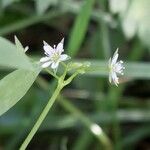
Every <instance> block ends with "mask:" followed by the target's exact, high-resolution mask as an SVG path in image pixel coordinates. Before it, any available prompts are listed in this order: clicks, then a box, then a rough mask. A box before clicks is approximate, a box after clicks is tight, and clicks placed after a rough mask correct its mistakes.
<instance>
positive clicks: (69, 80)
mask: <svg viewBox="0 0 150 150" xmlns="http://www.w3.org/2000/svg"><path fill="white" fill-rule="evenodd" d="M78 74H79V73H78V72H75V73H74V74H73V75H72V76H70V77H69V78H68V79H67V80H66V81H64V84H65V85H67V84H69V83H70V82H71V81H72V80H73V79H74V78H75V77H76V76H77V75H78Z"/></svg>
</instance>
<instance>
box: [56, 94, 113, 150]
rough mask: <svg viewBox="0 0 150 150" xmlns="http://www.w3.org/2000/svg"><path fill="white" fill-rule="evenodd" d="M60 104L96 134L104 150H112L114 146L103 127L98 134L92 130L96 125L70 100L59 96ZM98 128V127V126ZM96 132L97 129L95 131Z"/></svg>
mask: <svg viewBox="0 0 150 150" xmlns="http://www.w3.org/2000/svg"><path fill="white" fill-rule="evenodd" d="M59 99H60V100H59V101H58V102H59V103H60V104H61V105H62V106H63V107H64V108H65V109H66V110H68V111H69V112H71V113H72V114H73V115H74V116H76V117H77V118H78V119H79V120H80V121H81V122H83V123H84V125H85V126H86V127H87V128H88V129H89V130H90V131H91V132H92V133H93V134H94V136H95V137H96V138H97V139H98V140H99V141H100V143H101V144H102V145H103V149H104V150H112V144H111V142H110V140H109V138H108V137H107V135H106V134H105V133H104V132H103V130H102V129H101V127H100V126H99V127H98V128H99V130H100V132H99V133H98V131H97V133H96V131H95V132H94V131H93V130H92V127H93V125H94V126H95V125H96V124H95V123H94V122H92V121H91V120H90V119H89V118H87V117H86V116H85V115H84V114H83V113H82V112H81V111H80V110H79V109H77V108H76V107H75V106H74V105H72V104H71V103H70V102H69V101H68V100H66V99H65V98H64V97H63V96H61V95H59ZM96 126H97V125H96ZM95 130H96V129H95Z"/></svg>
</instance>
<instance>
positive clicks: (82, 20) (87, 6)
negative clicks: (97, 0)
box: [67, 0, 94, 56]
mask: <svg viewBox="0 0 150 150" xmlns="http://www.w3.org/2000/svg"><path fill="white" fill-rule="evenodd" d="M93 4H94V0H85V1H84V4H83V7H82V8H81V11H80V13H79V15H78V16H77V18H76V20H75V23H74V26H73V29H72V32H71V36H70V41H69V44H68V48H67V49H68V53H69V55H70V56H75V55H76V54H77V51H78V50H79V48H80V46H81V44H82V42H83V40H84V37H85V34H86V31H87V28H88V23H89V20H90V15H91V13H92V7H93Z"/></svg>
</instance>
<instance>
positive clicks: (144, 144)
mask: <svg viewBox="0 0 150 150" xmlns="http://www.w3.org/2000/svg"><path fill="white" fill-rule="evenodd" d="M149 14H150V1H149V0H124V1H120V0H63V1H62V0H34V1H33V0H28V1H26V0H1V1H0V36H1V38H0V79H2V80H1V81H0V114H1V115H2V114H3V113H4V112H6V111H7V110H8V109H10V108H11V107H12V106H13V105H14V104H16V103H17V102H18V101H19V100H20V99H21V98H22V97H23V96H24V95H25V93H26V92H27V91H28V90H29V88H30V86H31V85H32V83H33V82H34V80H35V79H36V77H37V75H38V74H39V72H40V69H39V68H38V67H37V66H36V65H35V64H33V62H32V59H31V58H33V59H35V60H39V58H40V57H41V56H43V50H42V41H43V40H45V41H47V42H48V43H50V44H51V45H52V44H56V43H58V42H59V41H60V40H61V39H62V38H63V37H65V51H66V52H67V53H68V55H70V56H72V58H73V59H77V60H78V61H83V60H89V61H91V62H92V67H93V68H96V71H94V72H88V73H87V74H85V75H83V76H79V77H77V78H76V79H75V80H74V81H73V83H72V84H71V85H70V86H68V87H66V88H65V89H64V90H63V92H62V95H61V96H60V97H59V98H58V101H57V102H56V104H55V105H54V106H53V108H52V109H51V111H50V113H49V115H48V116H47V118H46V120H45V121H44V123H43V124H42V126H41V128H40V131H39V132H38V133H37V134H36V135H35V137H34V138H33V140H32V142H31V143H30V145H29V147H28V149H36V150H38V149H45V150H49V149H50V150H59V149H61V150H66V149H71V150H88V149H91V148H92V149H94V150H99V149H102V148H101V145H100V143H99V141H98V140H97V139H96V138H95V136H94V135H93V134H92V133H91V132H90V130H89V128H88V127H87V126H86V124H85V122H84V121H83V120H84V119H90V121H92V122H95V123H97V124H99V125H100V126H101V127H102V128H103V130H104V131H105V133H106V134H107V135H108V137H109V138H110V140H111V141H112V143H113V148H114V149H117V150H122V149H127V148H128V149H130V150H133V149H140V150H148V149H150V144H149V135H150V111H149V108H150V95H149V93H150V82H149V79H150V63H149V58H150V39H149V37H150V28H149V26H150V21H149ZM14 35H16V36H17V37H18V39H20V41H21V43H22V44H23V46H22V45H21V43H20V42H19V41H18V40H17V38H16V40H14ZM6 39H7V40H6ZM9 40H10V41H12V42H13V43H14V42H15V43H16V45H17V48H16V46H15V45H14V44H12V43H11V42H10V41H9ZM27 45H28V46H29V50H28V51H27V52H26V54H27V55H28V56H29V58H28V57H27V56H26V54H25V53H24V51H23V47H25V46H27ZM117 47H119V49H120V50H119V53H120V57H121V59H122V60H124V61H125V67H126V70H125V75H124V77H122V78H121V79H120V82H121V83H122V84H120V85H119V87H118V88H117V87H115V86H114V85H110V84H109V83H108V79H107V78H108V73H107V71H106V70H101V67H105V66H106V65H107V61H108V59H109V58H110V57H111V56H112V54H113V52H114V51H115V49H116V48H117ZM9 73H10V74H9ZM26 74H27V75H26ZM55 85H56V84H55V81H54V80H53V79H52V78H50V77H49V76H48V75H47V74H46V73H45V72H42V73H41V74H40V76H38V77H37V79H36V82H35V84H34V85H33V86H32V87H31V88H30V90H29V91H28V92H27V94H26V95H25V96H24V97H23V98H22V99H21V101H19V102H18V103H17V104H16V105H15V106H14V107H12V108H11V109H10V110H9V111H7V112H6V113H4V114H3V115H2V116H1V117H0V149H2V150H3V149H8V150H9V149H10V150H12V149H14V150H15V149H18V147H19V146H20V144H21V143H22V141H23V139H24V138H25V137H26V135H27V134H28V132H29V131H30V129H31V127H32V126H33V124H34V122H35V120H36V119H37V117H38V115H39V114H40V112H41V111H42V109H43V108H44V106H45V104H46V103H47V100H48V98H49V97H50V96H51V94H52V92H53V90H54V87H55Z"/></svg>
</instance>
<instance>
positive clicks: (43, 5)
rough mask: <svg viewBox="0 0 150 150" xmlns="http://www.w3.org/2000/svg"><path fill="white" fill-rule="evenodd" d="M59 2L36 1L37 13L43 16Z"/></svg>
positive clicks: (54, 0) (50, 0)
mask: <svg viewBox="0 0 150 150" xmlns="http://www.w3.org/2000/svg"><path fill="white" fill-rule="evenodd" d="M57 2H58V0H44V1H43V0H35V4H36V11H37V13H38V14H43V13H44V12H45V11H46V10H47V9H48V8H49V7H50V6H51V5H55V4H57Z"/></svg>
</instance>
